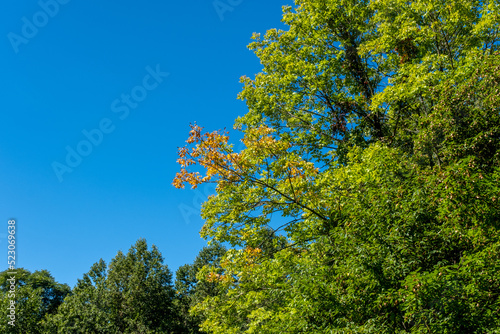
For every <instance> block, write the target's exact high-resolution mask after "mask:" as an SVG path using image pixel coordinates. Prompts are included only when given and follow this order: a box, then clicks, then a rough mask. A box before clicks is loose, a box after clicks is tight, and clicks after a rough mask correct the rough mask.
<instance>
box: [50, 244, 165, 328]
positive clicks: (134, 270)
mask: <svg viewBox="0 0 500 334" xmlns="http://www.w3.org/2000/svg"><path fill="white" fill-rule="evenodd" d="M173 298H174V289H173V286H172V274H171V272H170V270H169V269H168V267H167V266H166V265H164V264H163V257H162V255H161V253H160V252H159V251H158V249H157V248H156V246H154V245H153V247H152V249H151V250H148V247H147V243H146V241H145V240H144V239H140V240H138V241H137V242H136V244H135V245H133V246H132V247H131V248H130V250H129V251H128V253H127V254H123V253H122V252H118V254H117V255H116V256H115V257H114V258H113V259H112V260H111V263H110V264H109V266H108V267H106V264H105V262H104V261H103V260H100V261H99V262H98V263H96V264H94V265H93V266H92V268H91V270H90V271H89V272H88V273H87V274H85V275H84V276H83V279H80V280H78V284H77V285H76V287H75V288H74V290H73V294H72V295H71V296H69V297H67V298H66V299H65V301H64V303H63V305H61V307H60V308H59V311H58V313H57V314H56V315H54V316H52V317H50V318H49V320H48V321H47V323H46V330H47V332H50V333H68V332H69V333H73V332H85V333H173V330H174V325H175V314H174V311H173Z"/></svg>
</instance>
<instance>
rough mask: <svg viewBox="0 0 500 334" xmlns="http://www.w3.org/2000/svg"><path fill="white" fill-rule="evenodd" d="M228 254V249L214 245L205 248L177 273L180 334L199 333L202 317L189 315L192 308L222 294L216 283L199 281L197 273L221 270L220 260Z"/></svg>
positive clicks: (176, 285) (176, 287)
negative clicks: (208, 269)
mask: <svg viewBox="0 0 500 334" xmlns="http://www.w3.org/2000/svg"><path fill="white" fill-rule="evenodd" d="M225 253H226V248H225V247H224V246H222V245H220V244H217V243H214V244H211V245H209V246H206V247H204V248H203V249H202V250H201V251H200V252H199V253H198V255H197V256H196V259H195V260H194V262H193V263H192V264H186V265H183V266H181V267H179V269H178V270H177V272H176V279H175V290H176V306H177V309H178V312H179V319H180V325H179V329H178V333H199V332H200V330H199V326H200V324H201V322H202V317H200V316H193V315H192V314H190V313H189V310H190V308H192V307H193V306H194V305H196V304H198V303H200V302H202V301H203V300H204V299H205V298H207V297H214V296H217V295H219V294H220V290H219V289H218V285H217V284H216V283H215V282H207V281H205V280H201V281H200V280H198V279H197V278H196V275H197V273H198V272H199V271H200V270H201V269H202V268H203V267H205V266H206V267H209V268H213V269H214V270H215V268H220V260H221V258H222V257H223V256H224V254H225Z"/></svg>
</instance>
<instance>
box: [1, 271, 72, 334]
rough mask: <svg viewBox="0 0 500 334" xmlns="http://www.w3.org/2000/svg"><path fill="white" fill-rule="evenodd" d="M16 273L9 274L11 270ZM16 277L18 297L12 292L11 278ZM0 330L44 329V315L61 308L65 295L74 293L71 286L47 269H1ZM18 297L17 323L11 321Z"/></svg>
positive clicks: (23, 331) (3, 331)
mask: <svg viewBox="0 0 500 334" xmlns="http://www.w3.org/2000/svg"><path fill="white" fill-rule="evenodd" d="M13 271H14V272H16V274H9V272H13ZM11 277H14V278H15V291H14V294H15V297H14V298H11V297H13V296H12V294H11V293H9V292H10V286H11V282H12V281H9V279H10V278H11ZM0 291H1V292H0V293H1V300H0V315H1V317H2V319H3V320H2V321H1V322H0V332H2V333H6V334H7V333H13V334H14V333H22V334H24V333H33V334H36V333H41V331H40V330H41V323H42V321H43V319H44V318H45V317H46V316H48V315H51V314H54V313H55V312H56V311H57V308H58V307H59V305H60V304H61V303H62V301H63V299H64V298H65V297H66V296H67V295H68V294H69V293H70V287H69V286H68V285H66V284H59V283H57V282H56V281H55V280H54V278H53V277H52V275H50V273H49V272H48V271H46V270H41V271H35V272H33V273H31V272H30V271H28V270H26V269H23V268H18V269H16V270H5V271H3V272H2V273H0ZM11 300H15V302H16V304H15V322H14V324H15V326H11V325H9V324H8V321H9V320H10V319H9V318H7V315H8V314H10V312H9V310H8V307H9V305H10V302H11Z"/></svg>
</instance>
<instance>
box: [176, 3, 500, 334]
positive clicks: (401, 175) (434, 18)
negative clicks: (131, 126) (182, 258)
mask: <svg viewBox="0 0 500 334" xmlns="http://www.w3.org/2000/svg"><path fill="white" fill-rule="evenodd" d="M283 22H284V23H285V24H287V25H288V26H289V29H288V30H286V31H278V30H270V31H268V32H267V33H266V34H265V36H263V37H261V36H260V35H258V34H256V35H255V36H254V42H253V43H252V44H250V49H251V50H254V51H255V53H256V54H257V56H258V57H259V59H260V61H261V63H262V65H263V70H262V72H261V73H259V74H257V75H256V76H255V78H254V79H250V78H246V77H244V78H243V79H242V82H243V85H244V88H243V91H242V92H241V94H240V98H241V99H243V100H245V101H246V103H247V106H248V109H249V111H248V113H247V114H246V115H245V116H243V117H240V118H238V119H237V120H236V125H235V127H236V128H237V129H240V130H241V131H243V133H244V138H243V143H244V144H245V146H246V147H245V149H243V150H242V151H240V152H235V151H234V150H233V146H232V145H231V144H229V138H228V135H227V133H223V132H217V131H215V132H212V133H203V132H202V128H200V127H199V126H196V125H195V126H192V129H191V132H190V136H189V138H188V140H187V142H188V144H189V145H188V146H187V147H184V148H181V149H180V150H179V160H178V162H179V164H180V165H181V171H180V172H179V173H178V174H177V176H176V178H175V179H174V185H175V186H176V187H183V186H184V184H186V183H187V184H190V185H191V186H193V187H196V186H198V185H199V184H201V183H204V182H215V183H216V184H217V194H216V195H215V196H212V197H210V198H209V199H208V201H207V202H206V203H205V204H204V206H203V209H202V215H203V217H204V219H205V220H206V222H205V224H204V226H203V228H202V231H201V234H202V236H204V237H206V238H212V239H214V240H215V241H219V242H228V243H230V244H231V245H232V247H233V249H230V250H229V251H228V252H227V253H226V255H225V257H224V259H223V260H222V261H221V268H220V269H218V270H212V271H211V270H209V269H206V270H202V271H201V272H200V274H199V277H200V278H201V279H205V280H206V281H207V282H216V283H217V284H218V285H219V286H220V288H221V290H222V291H224V294H223V295H217V296H213V297H208V298H206V299H204V300H203V301H202V302H201V303H198V304H197V305H195V306H194V308H193V310H194V312H195V313H198V314H203V315H204V322H203V324H202V328H203V330H205V331H208V332H213V333H283V332H286V333H304V332H307V333H353V332H356V333H404V332H411V333H493V332H495V330H497V328H499V327H500V320H499V319H500V317H499V314H498V313H499V311H500V275H499V274H498V273H499V271H498V269H499V265H500V261H499V259H498V247H499V245H500V240H499V231H498V229H499V227H500V226H499V222H500V205H499V204H498V197H499V196H498V194H499V193H500V186H499V185H500V182H499V181H500V159H499V158H500V113H499V110H500V109H499V106H500V95H499V91H498V89H499V88H498V87H499V81H500V55H499V53H498V49H499V40H500V36H499V28H500V27H499V23H500V3H499V2H498V0H490V1H475V0H472V1H468V0H467V1H465V0H453V1H442V0H430V1H429V0H426V1H423V0H417V1H402V0H377V1H375V0H374V1H368V0H327V1H324V0H297V1H296V6H295V8H294V9H293V8H292V7H285V8H284V15H283ZM192 165H199V166H202V167H204V168H205V170H206V172H205V174H204V175H200V174H199V173H197V172H195V171H193V169H192ZM273 215H275V216H276V215H281V216H282V217H284V218H286V219H288V220H287V223H285V224H280V225H277V224H276V223H274V221H273V220H272V219H271V217H272V216H273ZM270 228H272V229H273V230H274V231H275V233H276V234H277V235H279V236H280V238H278V240H276V242H275V243H276V244H277V243H278V242H281V243H282V246H280V247H278V246H277V245H276V247H275V251H273V252H266V251H264V249H263V248H262V247H261V246H259V245H262V242H263V241H264V240H265V236H266V235H267V232H266V231H268V230H269V229H270ZM281 236H283V237H285V238H286V242H285V240H283V239H281Z"/></svg>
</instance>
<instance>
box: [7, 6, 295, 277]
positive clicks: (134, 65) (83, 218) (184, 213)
mask: <svg viewBox="0 0 500 334" xmlns="http://www.w3.org/2000/svg"><path fill="white" fill-rule="evenodd" d="M214 3H216V4H218V5H219V12H218V11H217V10H216V8H215V7H214ZM55 4H56V5H55ZM286 4H292V1H285V0H282V1H278V0H274V1H263V0H252V1H249V0H242V1H241V0H218V1H216V2H214V1H213V0H199V1H159V0H152V1H142V2H139V1H129V0H122V1H117V0H111V1H78V0H70V1H68V0H64V1H63V0H59V2H56V0H42V1H34V0H29V1H28V0H26V1H18V2H15V1H9V2H7V3H4V4H3V6H4V9H3V10H2V11H1V13H0V16H1V18H0V28H1V29H0V33H1V34H3V38H2V39H1V40H2V42H1V44H0V49H1V55H2V58H3V61H2V62H0V71H1V75H0V98H1V103H2V112H1V120H0V133H1V143H0V219H1V220H3V221H4V223H3V224H0V226H4V228H3V229H4V231H1V230H0V249H4V252H5V253H4V254H5V256H4V257H3V258H4V259H5V265H4V268H3V269H2V268H0V269H1V270H4V269H6V264H7V250H6V246H7V242H6V239H5V235H6V234H5V233H7V221H8V220H9V219H11V218H15V219H16V221H17V235H16V236H17V241H18V243H17V257H18V258H17V260H18V261H17V266H18V267H24V268H26V269H28V270H31V271H34V270H39V269H47V270H49V271H50V272H51V273H52V275H53V276H54V277H55V279H56V280H57V281H59V282H61V283H68V284H70V285H71V286H73V285H74V284H75V283H76V280H77V279H78V278H80V277H81V276H82V274H83V273H85V272H87V271H88V270H89V269H90V266H91V265H92V264H93V263H94V262H96V261H98V260H99V259H100V258H103V259H104V260H105V261H106V262H109V260H110V259H111V258H112V257H114V256H115V255H116V253H117V251H118V250H122V251H127V250H128V249H129V248H130V246H131V245H132V244H133V243H135V241H136V240H137V239H139V238H146V240H147V241H148V244H153V243H154V244H156V245H157V246H158V247H159V249H160V251H161V252H162V254H163V256H164V257H165V262H166V264H168V266H169V267H170V268H171V269H172V270H173V271H174V270H176V269H177V268H178V267H179V266H180V265H182V264H185V263H190V262H192V261H193V260H194V258H195V256H196V254H197V253H198V251H199V250H200V249H201V247H203V246H204V244H205V241H204V240H202V239H201V238H200V236H199V230H200V227H201V225H202V221H201V219H200V217H199V209H200V203H201V202H202V201H203V200H204V199H206V196H207V194H210V193H211V192H212V191H213V188H211V187H210V186H205V187H204V186H202V187H200V189H198V190H197V191H193V190H190V189H187V190H177V189H175V188H173V187H172V186H171V182H172V179H173V177H174V175H175V173H176V171H177V170H178V165H177V164H176V162H175V161H176V159H177V147H179V146H183V145H184V141H185V140H186V139H187V136H188V132H189V124H190V123H192V122H195V121H196V122H197V124H199V125H201V126H204V127H205V128H206V129H207V130H216V129H220V128H223V127H227V128H231V127H232V124H233V122H234V120H235V119H236V117H237V116H239V115H243V114H244V113H245V112H246V107H245V104H244V102H242V101H239V100H236V95H237V93H238V92H239V91H240V90H241V84H240V83H239V78H240V77H241V76H242V75H248V76H251V77H252V76H253V75H255V74H256V73H257V72H259V71H260V69H261V66H260V64H259V60H258V58H257V57H256V56H255V55H254V54H253V53H252V52H251V51H249V50H247V48H246V45H248V43H249V42H250V37H251V35H252V33H253V32H262V33H264V32H265V31H266V30H267V29H271V28H279V27H282V25H281V23H280V19H281V13H282V11H281V7H282V6H283V5H286ZM44 8H45V9H44ZM167 73H168V75H167ZM87 137H90V139H89V138H87ZM68 152H73V153H68ZM75 154H76V155H78V157H76V156H75ZM68 155H69V157H68Z"/></svg>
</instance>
